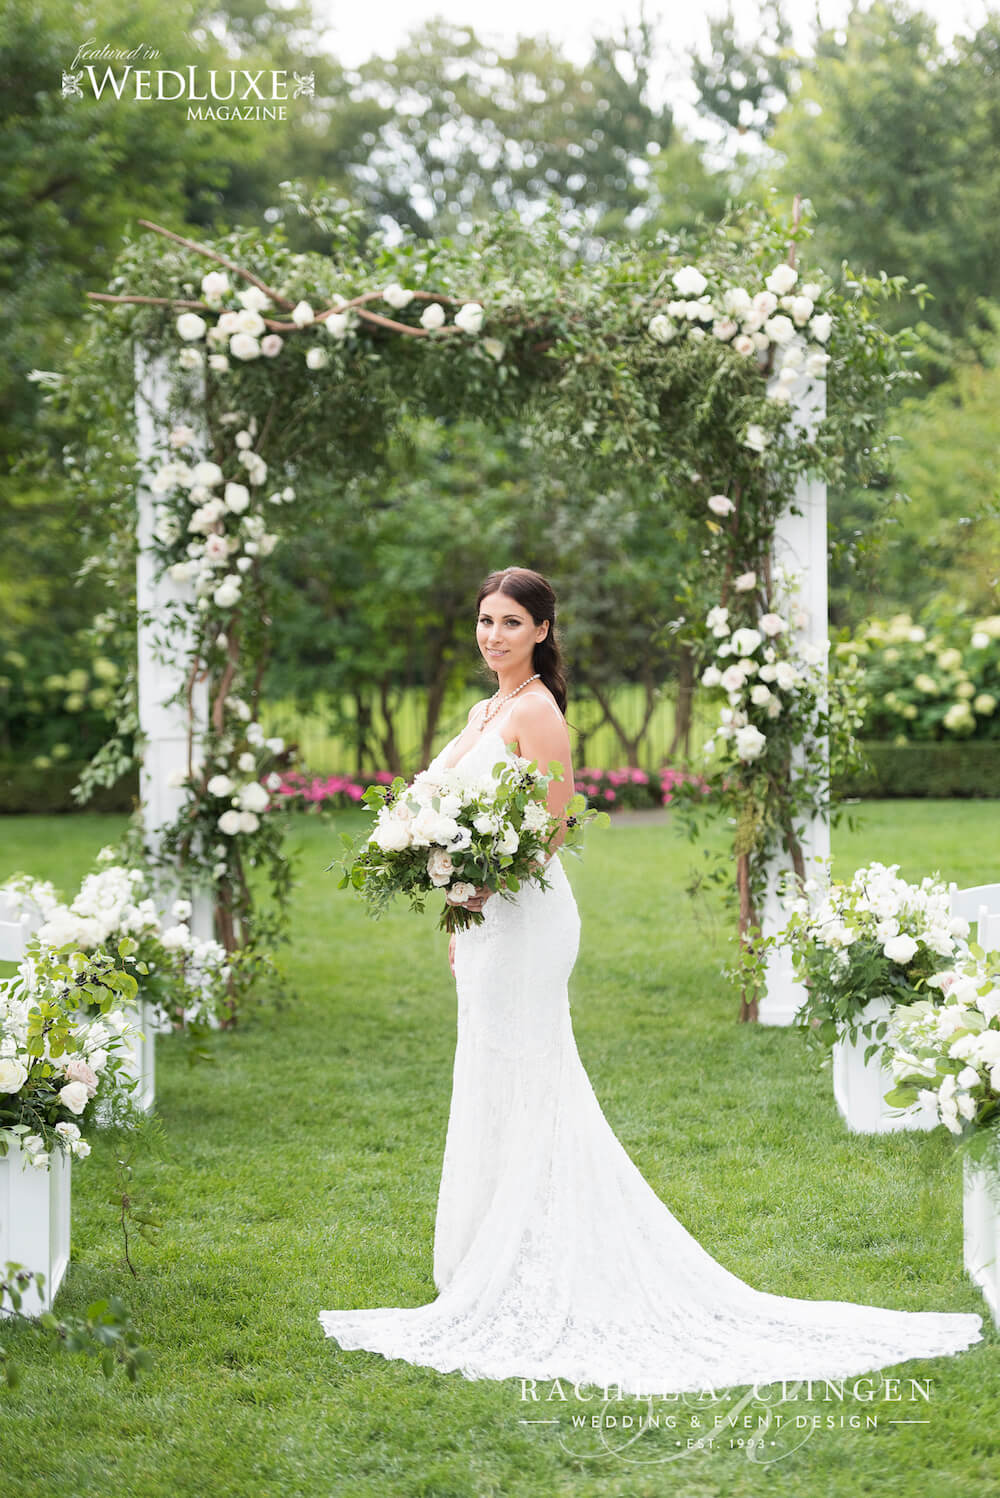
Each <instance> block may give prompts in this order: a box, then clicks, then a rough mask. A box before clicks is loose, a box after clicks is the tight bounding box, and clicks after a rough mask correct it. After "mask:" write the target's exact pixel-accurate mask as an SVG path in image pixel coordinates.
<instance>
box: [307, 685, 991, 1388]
mask: <svg viewBox="0 0 1000 1498" xmlns="http://www.w3.org/2000/svg"><path fill="white" fill-rule="evenodd" d="M553 705H554V704H553ZM557 711H558V709H557ZM501 721H502V719H501ZM458 737H460V735H456V738H455V739H452V740H451V741H450V743H449V744H446V745H445V747H444V749H443V750H442V751H441V753H440V754H439V755H437V756H436V758H435V759H434V761H432V765H431V766H430V767H429V768H432V769H436V768H440V765H441V764H442V763H443V761H444V758H445V755H446V753H447V751H448V750H449V749H450V748H451V747H452V745H453V744H454V743H455V742H456V740H457V738H458ZM500 755H504V756H508V757H509V751H508V750H507V749H506V748H505V747H504V744H503V738H502V734H501V732H500V728H499V726H496V725H490V727H489V729H487V730H484V732H483V735H482V737H481V739H480V740H479V741H478V742H477V743H475V744H474V745H473V746H472V748H471V749H470V750H468V751H467V753H466V754H464V755H462V756H461V757H460V761H459V762H460V763H464V762H466V761H467V760H470V759H472V758H473V757H475V760H476V763H475V764H474V766H473V768H474V769H476V770H483V771H486V770H488V769H489V768H490V767H491V766H492V765H493V764H494V763H496V760H497V758H498V757H500ZM546 874H547V877H548V879H549V881H550V885H551V888H549V889H547V890H543V889H541V888H539V887H538V885H536V884H526V885H523V886H522V888H521V889H520V890H519V891H518V892H517V894H516V895H515V896H514V897H513V898H512V899H509V900H507V899H504V898H502V897H500V896H499V895H497V896H494V897H493V898H491V899H490V900H487V902H486V904H485V905H484V907H483V917H484V919H483V923H482V924H481V925H478V926H472V927H469V928H468V929H467V930H465V931H462V932H460V933H459V934H458V936H457V938H456V943H455V981H456V988H457V996H458V1031H457V1042H456V1048H455V1062H454V1071H453V1079H452V1098H451V1112H450V1116H449V1121H448V1131H447V1138H446V1142H445V1151H444V1162H443V1166H442V1173H441V1184H440V1190H439V1195H438V1204H437V1216H436V1221H435V1231H434V1264H433V1277H434V1284H435V1286H436V1288H437V1290H438V1292H439V1293H438V1295H437V1298H436V1299H435V1300H433V1301H431V1302H429V1303H428V1304H426V1305H421V1306H412V1307H406V1306H383V1307H375V1308H371V1309H351V1310H328V1311H320V1312H319V1320H320V1323H321V1325H322V1326H323V1329H324V1331H325V1332H326V1334H327V1335H328V1336H330V1337H332V1338H335V1339H336V1341H337V1342H339V1344H340V1346H341V1347H342V1348H344V1349H348V1350H351V1349H357V1348H364V1349H367V1350H369V1351H372V1352H378V1353H381V1354H382V1355H383V1356H384V1357H387V1358H400V1359H403V1360H405V1361H406V1362H408V1363H415V1364H418V1365H421V1366H424V1367H430V1368H435V1369H437V1370H439V1371H440V1372H442V1373H450V1372H460V1373H462V1374H463V1375H464V1377H466V1378H468V1379H505V1378H520V1377H523V1378H537V1379H555V1378H559V1379H562V1380H565V1381H568V1382H574V1383H578V1384H580V1385H581V1386H587V1385H594V1386H597V1387H601V1388H603V1387H605V1386H612V1385H617V1386H618V1387H620V1389H621V1391H622V1393H636V1394H648V1393H657V1392H661V1393H683V1392H686V1391H697V1390H702V1389H706V1388H719V1387H737V1386H741V1385H744V1384H752V1383H760V1384H766V1383H771V1382H776V1381H778V1380H781V1379H788V1380H798V1379H807V1378H813V1379H826V1378H830V1379H833V1378H843V1377H849V1376H852V1375H855V1374H861V1373H868V1372H872V1371H874V1370H876V1369H879V1368H884V1367H888V1366H891V1365H893V1364H896V1363H900V1362H903V1361H905V1360H907V1359H909V1358H930V1357H937V1356H941V1355H945V1354H951V1353H955V1352H959V1351H961V1350H962V1349H963V1348H966V1347H968V1346H970V1345H971V1344H972V1343H974V1342H978V1341H980V1340H981V1338H982V1330H981V1328H982V1317H981V1316H979V1315H975V1314H965V1313H958V1312H937V1311H898V1310H890V1309H887V1308H884V1307H878V1306H869V1305H861V1304H855V1303H853V1302H847V1301H833V1300H801V1299H795V1298H793V1297H785V1296H781V1295H773V1294H768V1293H766V1292H764V1291H759V1290H756V1289H753V1288H752V1287H751V1286H750V1285H748V1284H746V1283H745V1282H744V1281H742V1280H740V1279H739V1278H738V1277H737V1276H736V1275H734V1274H732V1273H730V1271H729V1270H727V1269H725V1268H724V1267H723V1265H721V1264H720V1263H719V1262H718V1261H717V1260H716V1259H714V1258H713V1257H712V1256H711V1255H710V1254H709V1253H708V1252H707V1251H706V1250H705V1249H704V1248H702V1246H701V1245H700V1244H699V1243H698V1241H697V1240H696V1239H695V1238H694V1237H693V1236H692V1235H691V1234H690V1233H689V1232H688V1231H687V1229H686V1228H685V1227H684V1226H683V1225H682V1224H681V1223H680V1221H679V1220H678V1219H677V1218H676V1217H675V1216H674V1215H673V1214H672V1213H671V1212H670V1210H669V1208H668V1207H667V1206H666V1204H665V1203H664V1202H663V1201H661V1199H660V1198H659V1197H658V1196H657V1195H656V1193H655V1192H654V1191H653V1189H652V1187H651V1186H650V1185H649V1184H648V1183H647V1182H646V1180H645V1178H644V1177H643V1176H642V1174H641V1172H640V1171H639V1169H638V1168H637V1166H636V1165H635V1164H634V1162H633V1161H632V1160H631V1158H630V1157H629V1155H628V1154H627V1153H626V1151H625V1149H624V1148H623V1147H622V1145H621V1144H620V1142H619V1141H618V1139H617V1137H616V1135H615V1133H614V1131H613V1129H612V1128H611V1126H610V1124H609V1123H608V1121H607V1119H606V1118H605V1116H604V1114H603V1112H602V1111H601V1107H600V1104H599V1102H598V1100H597V1097H596V1096H595V1093H594V1090H593V1088H592V1086H591V1084H590V1080H589V1078H588V1076H587V1073H586V1070H585V1069H584V1066H583V1063H582V1061H581V1059H580V1055H579V1052H578V1050H577V1046H576V1040H575V1037H574V1034H573V1028H572V1023H571V1016H570V1002H569V987H568V984H569V977H570V973H571V972H572V969H573V965H574V962H575V961H576V956H577V951H578V946H579V937H580V918H579V913H578V911H577V906H576V902H575V900H574V898H573V892H572V889H571V887H570V884H569V880H568V879H567V877H566V872H565V869H564V868H563V866H562V863H561V861H560V858H559V856H558V852H557V853H556V854H555V855H554V856H553V857H552V858H551V860H550V861H549V863H548V865H547V868H546Z"/></svg>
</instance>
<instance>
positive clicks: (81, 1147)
mask: <svg viewBox="0 0 1000 1498" xmlns="http://www.w3.org/2000/svg"><path fill="white" fill-rule="evenodd" d="M70 1152H71V1153H72V1154H74V1155H75V1156H76V1157H77V1159H78V1160H86V1158H87V1156H88V1155H89V1154H90V1145H89V1144H88V1143H87V1141H86V1139H74V1141H73V1143H72V1144H71V1145H70Z"/></svg>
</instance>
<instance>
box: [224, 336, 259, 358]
mask: <svg viewBox="0 0 1000 1498" xmlns="http://www.w3.org/2000/svg"><path fill="white" fill-rule="evenodd" d="M229 352H230V353H231V354H232V356H233V358H234V359H244V360H245V359H257V358H259V357H260V343H259V341H258V340H257V339H256V338H254V337H253V336H252V335H251V334H250V333H234V334H233V336H232V338H230V340H229Z"/></svg>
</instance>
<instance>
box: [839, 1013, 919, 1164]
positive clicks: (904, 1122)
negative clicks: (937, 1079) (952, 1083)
mask: <svg viewBox="0 0 1000 1498" xmlns="http://www.w3.org/2000/svg"><path fill="white" fill-rule="evenodd" d="M891 1008H892V1006H891V1005H890V1003H889V1000H888V999H884V998H877V999H871V1000H869V1002H868V1003H867V1004H866V1005H865V1007H864V1009H863V1010H862V1011H861V1020H862V1022H863V1023H867V1022H868V1021H869V1020H873V1019H885V1018H886V1017H887V1016H888V1015H889V1013H890V1012H891ZM884 1039H885V1037H883V1041H884ZM872 1043H873V1038H868V1037H866V1036H864V1035H859V1036H858V1038H857V1040H856V1041H851V1040H849V1039H847V1038H845V1039H842V1040H837V1041H835V1042H834V1046H833V1095H834V1097H835V1098H836V1101H837V1108H838V1109H839V1111H840V1116H841V1117H842V1118H843V1120H844V1122H845V1123H846V1124H847V1127H848V1128H849V1129H850V1130H851V1132H852V1133H853V1134H891V1133H893V1132H894V1131H895V1130H897V1129H933V1128H935V1127H936V1126H937V1124H938V1114H937V1109H936V1107H935V1106H934V1105H933V1104H932V1103H929V1102H917V1103H913V1104H911V1106H910V1107H909V1108H892V1107H890V1105H889V1104H888V1103H887V1102H886V1101H885V1096H884V1095H885V1093H887V1092H891V1091H892V1089H893V1087H894V1086H895V1085H896V1083H895V1079H894V1077H893V1075H892V1072H891V1071H890V1070H889V1068H888V1067H887V1066H883V1065H882V1063H881V1061H880V1058H879V1056H878V1055H877V1054H876V1055H874V1056H873V1057H872V1058H871V1060H870V1061H869V1062H868V1064H867V1065H866V1064H865V1059H864V1057H865V1051H866V1049H867V1048H868V1046H870V1045H871V1044H872Z"/></svg>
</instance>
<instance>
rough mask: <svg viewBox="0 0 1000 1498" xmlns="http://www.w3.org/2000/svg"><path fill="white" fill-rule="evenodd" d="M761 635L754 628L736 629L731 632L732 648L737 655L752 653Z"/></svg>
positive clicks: (758, 643)
mask: <svg viewBox="0 0 1000 1498" xmlns="http://www.w3.org/2000/svg"><path fill="white" fill-rule="evenodd" d="M762 638H763V637H762V636H761V634H760V632H759V631H758V630H756V629H746V628H743V629H737V630H734V632H733V641H732V643H733V649H734V650H735V652H736V654H737V655H752V654H753V652H754V651H755V650H756V649H757V646H758V645H760V643H761V640H762Z"/></svg>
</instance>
